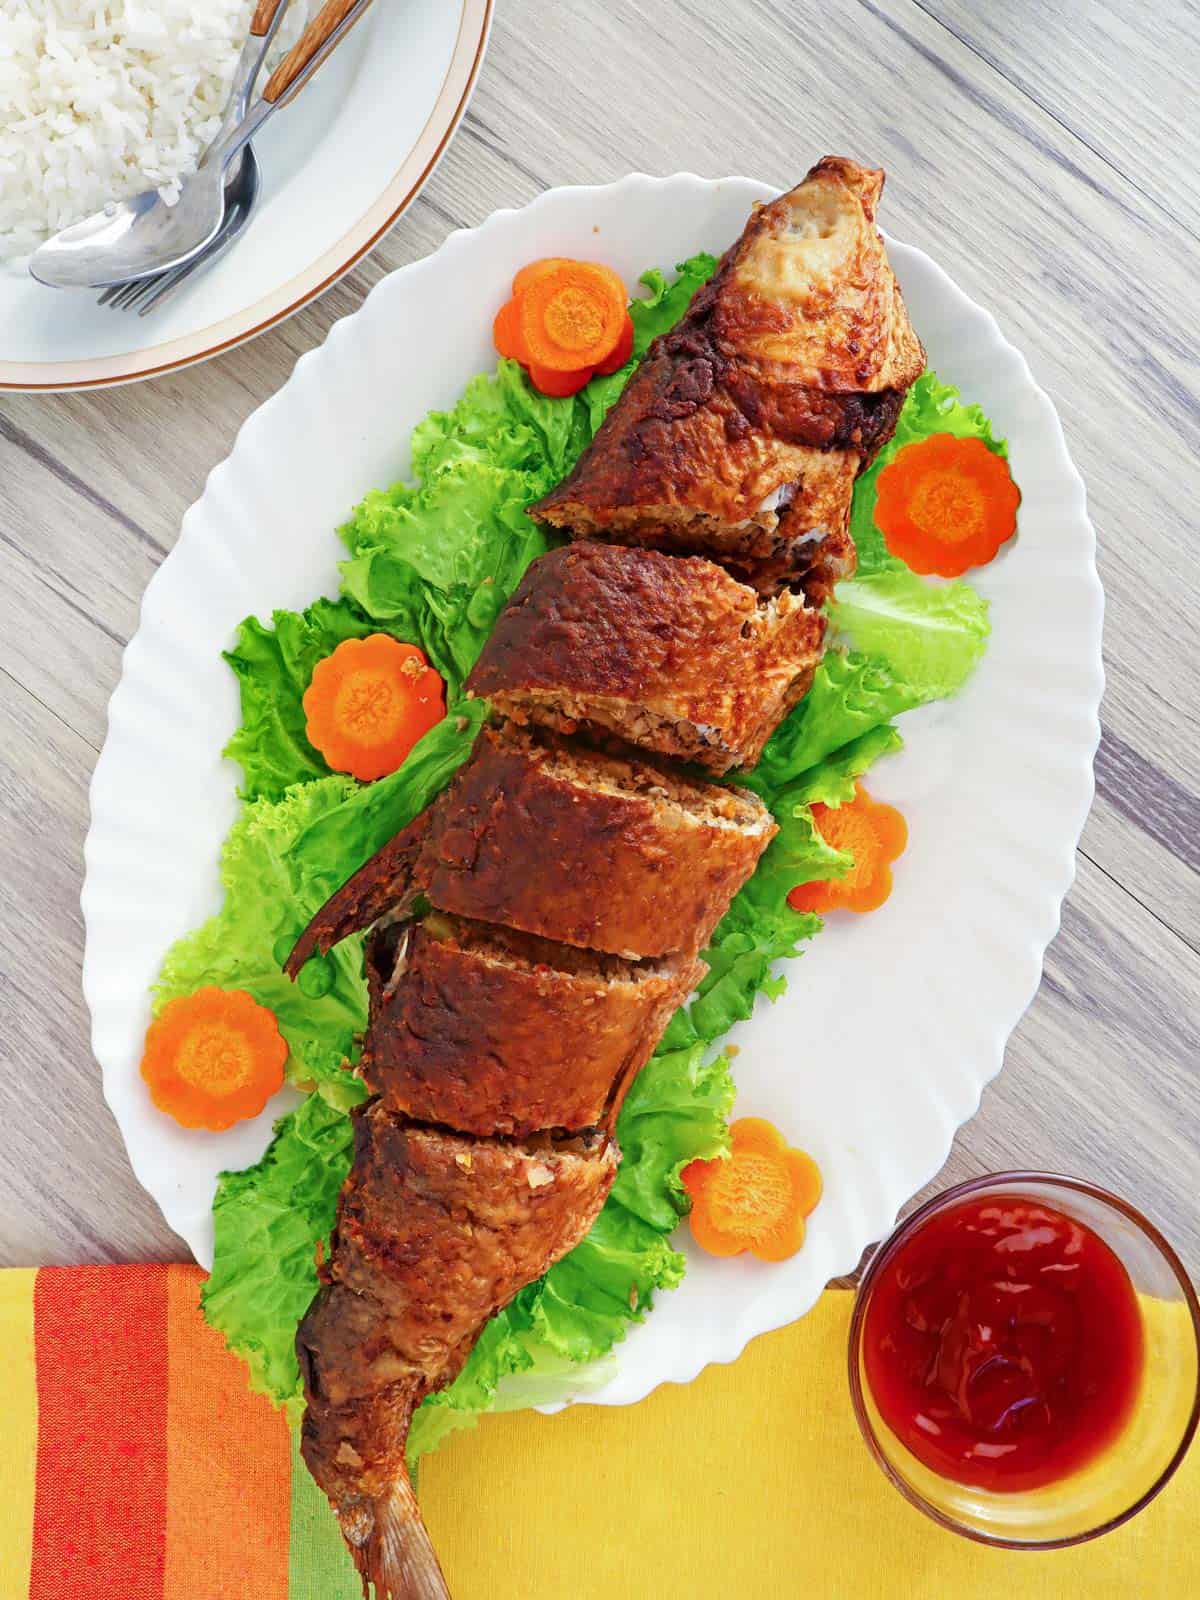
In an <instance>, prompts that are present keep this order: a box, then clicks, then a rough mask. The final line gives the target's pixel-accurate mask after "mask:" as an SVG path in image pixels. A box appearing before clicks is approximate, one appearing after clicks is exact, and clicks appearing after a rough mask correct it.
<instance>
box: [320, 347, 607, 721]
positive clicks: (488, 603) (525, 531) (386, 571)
mask: <svg viewBox="0 0 1200 1600" xmlns="http://www.w3.org/2000/svg"><path fill="white" fill-rule="evenodd" d="M585 434H586V428H585V424H584V422H583V420H582V418H581V417H580V416H579V415H578V414H577V411H576V408H575V407H574V405H573V404H572V403H568V402H566V401H561V400H549V399H546V398H545V397H544V396H542V395H539V394H537V393H536V392H535V391H534V390H533V389H532V388H531V387H530V385H529V382H528V380H527V379H526V377H525V375H524V373H523V372H522V371H521V369H520V367H519V366H517V364H516V363H515V362H512V361H501V362H500V364H499V366H498V367H497V369H496V372H495V374H494V375H492V374H481V375H480V376H479V377H476V378H473V379H472V380H471V382H470V383H469V384H468V385H467V388H466V390H465V391H464V393H463V397H462V399H461V400H460V401H459V402H458V404H457V405H456V406H455V407H454V408H453V409H452V410H451V411H438V412H434V413H432V414H431V415H430V416H429V417H427V418H426V419H425V421H424V422H422V423H421V424H420V425H419V426H418V427H417V429H416V430H415V432H414V434H413V470H414V472H415V473H416V474H417V479H418V481H417V482H416V483H415V484H410V483H397V484H393V485H392V487H391V488H390V489H379V490H373V491H372V492H371V493H370V494H368V495H367V497H366V498H365V499H364V500H363V501H362V503H361V504H360V505H359V506H358V507H357V508H356V509H355V511H354V514H353V515H352V517H351V518H350V520H349V521H348V522H347V523H346V524H345V526H344V527H343V528H341V529H340V530H339V532H340V534H341V537H342V540H343V542H344V543H345V544H346V546H347V548H348V550H349V551H350V557H349V559H348V560H346V561H344V562H343V563H342V567H341V571H342V589H343V592H344V593H345V594H346V595H347V596H348V597H349V598H350V599H351V600H352V601H353V602H354V603H355V604H356V605H357V606H358V607H360V608H361V610H362V611H363V612H364V613H365V614H366V615H367V616H368V617H370V618H371V619H372V620H373V621H375V622H378V623H382V624H383V625H385V626H386V627H387V628H388V629H389V630H390V631H392V632H396V633H398V634H400V636H401V637H403V638H405V639H409V640H412V641H413V642H415V643H417V644H419V645H420V646H421V647H422V649H423V650H424V651H425V654H426V655H427V656H428V657H429V660H430V661H431V662H432V663H433V665H434V666H435V667H436V668H437V670H438V671H439V672H440V673H441V674H442V676H443V678H445V680H446V683H447V686H448V694H449V696H450V698H451V699H453V698H455V697H457V695H458V694H459V692H460V690H461V688H462V684H463V681H464V679H465V678H466V676H467V674H468V673H469V672H470V670H471V668H472V667H473V666H474V664H475V660H476V658H477V656H478V655H479V652H480V650H481V649H482V648H483V644H484V641H485V640H486V638H487V636H488V634H489V633H490V632H491V629H492V624H493V623H494V622H495V620H496V617H497V616H498V614H499V612H500V610H501V608H502V607H503V605H504V604H505V602H506V601H507V599H508V597H509V595H510V594H511V593H512V591H513V589H515V588H516V586H517V583H518V582H519V581H520V578H521V575H522V573H523V572H524V571H525V568H526V567H527V566H528V565H529V563H530V562H531V561H532V560H533V559H534V557H535V556H538V555H541V554H542V552H543V551H544V550H546V549H547V548H548V544H547V539H546V536H545V534H544V533H543V532H542V531H541V529H539V528H538V526H537V524H536V523H534V522H532V521H530V519H529V518H528V517H527V516H526V515H525V507H526V506H527V505H528V504H529V503H530V501H532V500H536V499H537V498H538V497H539V496H540V495H542V494H545V493H546V491H547V490H548V489H550V488H551V487H552V486H553V485H554V484H555V483H556V482H557V481H558V479H559V478H561V477H562V475H563V473H564V472H565V471H566V467H567V463H568V459H574V456H575V455H576V454H578V452H579V451H580V450H581V449H582V448H583V445H584V444H585V443H586V436H585Z"/></svg>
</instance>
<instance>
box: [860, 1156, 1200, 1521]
mask: <svg viewBox="0 0 1200 1600" xmlns="http://www.w3.org/2000/svg"><path fill="white" fill-rule="evenodd" d="M1034 1183H1037V1184H1044V1185H1046V1186H1057V1187H1058V1188H1062V1189H1070V1190H1073V1191H1074V1192H1075V1193H1077V1194H1085V1195H1088V1196H1090V1197H1091V1198H1092V1199H1094V1200H1099V1201H1101V1202H1102V1203H1103V1204H1104V1205H1107V1206H1109V1207H1111V1209H1113V1210H1114V1211H1118V1212H1120V1213H1122V1215H1124V1216H1125V1217H1127V1218H1128V1219H1129V1221H1131V1222H1132V1223H1133V1224H1134V1226H1135V1227H1137V1228H1138V1229H1140V1230H1141V1232H1142V1233H1143V1234H1144V1235H1145V1236H1146V1237H1147V1238H1148V1239H1149V1240H1150V1243H1151V1244H1152V1245H1154V1247H1155V1248H1156V1249H1157V1250H1158V1252H1159V1254H1160V1255H1161V1256H1162V1257H1163V1259H1164V1260H1165V1261H1166V1263H1167V1265H1168V1266H1169V1267H1170V1269H1171V1271H1172V1272H1173V1273H1174V1275H1175V1279H1176V1281H1177V1282H1178V1284H1179V1287H1180V1289H1181V1290H1182V1291H1183V1300H1184V1304H1185V1305H1186V1306H1187V1309H1188V1315H1189V1318H1190V1320H1191V1328H1192V1340H1193V1342H1194V1344H1195V1346H1196V1356H1197V1366H1196V1392H1195V1394H1194V1395H1193V1396H1192V1406H1191V1411H1190V1413H1189V1415H1188V1420H1187V1424H1186V1426H1185V1427H1184V1430H1183V1433H1182V1435H1181V1437H1180V1440H1179V1444H1178V1445H1177V1447H1176V1449H1175V1450H1174V1452H1173V1453H1172V1455H1171V1458H1170V1460H1169V1461H1168V1462H1167V1464H1166V1466H1165V1467H1164V1468H1163V1470H1162V1471H1161V1472H1160V1473H1159V1474H1158V1476H1157V1478H1156V1479H1155V1480H1154V1482H1153V1483H1152V1484H1151V1485H1150V1487H1149V1488H1148V1489H1146V1490H1145V1491H1144V1492H1143V1493H1142V1494H1140V1495H1139V1496H1138V1498H1137V1499H1136V1500H1135V1501H1134V1502H1133V1503H1132V1504H1131V1505H1129V1506H1127V1507H1126V1508H1125V1510H1123V1511H1119V1512H1118V1513H1117V1514H1116V1515H1115V1516H1112V1517H1108V1518H1106V1519H1105V1521H1104V1522H1102V1523H1098V1524H1097V1526H1096V1527H1094V1528H1087V1529H1085V1530H1084V1531H1083V1532H1082V1533H1073V1534H1068V1535H1065V1536H1064V1537H1062V1538H1055V1539H1010V1538H1007V1537H1005V1536H1004V1535H1003V1534H997V1533H989V1532H986V1531H985V1530H983V1529H981V1528H971V1527H968V1526H967V1525H966V1524H965V1523H962V1522H960V1521H958V1520H957V1518H955V1517H953V1516H950V1515H948V1514H947V1513H946V1512H944V1511H942V1510H940V1509H939V1508H938V1507H937V1506H935V1505H933V1504H932V1503H931V1502H930V1501H929V1500H927V1499H926V1498H925V1496H924V1495H923V1494H922V1493H921V1492H920V1490H918V1489H915V1488H914V1487H913V1486H912V1485H911V1484H909V1483H907V1482H906V1481H905V1479H904V1478H902V1477H901V1476H900V1474H899V1473H898V1472H897V1471H896V1469H895V1468H894V1467H893V1466H892V1464H891V1462H890V1461H889V1460H888V1458H887V1456H886V1455H885V1454H884V1452H883V1449H882V1448H881V1446H880V1443H879V1440H878V1438H877V1437H876V1434H875V1428H874V1426H873V1425H872V1423H871V1420H870V1417H869V1416H868V1414H867V1407H866V1400H865V1397H864V1394H863V1384H862V1378H861V1374H860V1373H859V1362H858V1354H859V1350H860V1347H861V1344H862V1331H863V1322H864V1321H865V1318H866V1308H867V1303H868V1300H869V1298H870V1295H869V1290H870V1288H871V1285H872V1284H873V1283H874V1281H875V1279H876V1277H877V1276H878V1275H879V1273H880V1271H881V1270H882V1269H883V1267H884V1265H885V1264H886V1262H887V1261H889V1260H890V1259H891V1257H892V1256H893V1255H894V1254H895V1252H896V1251H897V1249H898V1248H899V1247H900V1245H901V1244H902V1243H903V1242H904V1241H905V1240H906V1239H907V1238H909V1237H910V1235H911V1234H912V1233H913V1232H914V1231H915V1230H916V1229H917V1228H918V1227H919V1226H920V1224H921V1223H922V1222H923V1221H924V1220H925V1219H926V1217H928V1216H930V1215H931V1214H932V1213H933V1212H935V1211H941V1210H943V1209H945V1207H947V1206H948V1205H952V1204H953V1203H954V1202H955V1201H958V1200H962V1199H965V1198H967V1197H968V1196H970V1195H972V1194H978V1193H979V1192H980V1191H981V1190H985V1189H998V1188H1004V1189H1019V1188H1020V1187H1021V1185H1023V1184H1034ZM847 1344H848V1348H847V1355H848V1369H849V1378H850V1399H851V1403H852V1404H853V1407H854V1416H855V1420H856V1421H857V1423H858V1428H859V1432H860V1433H861V1434H862V1436H863V1440H864V1442H865V1444H866V1446H867V1449H868V1450H869V1451H870V1453H871V1455H872V1457H873V1458H874V1460H875V1463H876V1465H877V1466H879V1467H880V1469H881V1470H882V1471H883V1474H884V1476H885V1477H886V1478H887V1479H888V1480H889V1481H890V1482H891V1483H892V1485H893V1486H894V1487H895V1488H896V1489H898V1490H899V1491H900V1493H901V1494H902V1495H903V1496H904V1498H905V1499H906V1500H907V1501H908V1502H909V1504H910V1505H913V1506H915V1507H916V1508H917V1510H918V1511H921V1512H923V1513H924V1514H925V1515H926V1516H927V1517H929V1518H931V1519H932V1520H933V1521H934V1522H936V1523H937V1524H938V1525H939V1526H940V1527H943V1528H946V1529H948V1530H949V1531H950V1532H951V1533H957V1534H960V1535H961V1536H962V1537H963V1538H965V1539H972V1540H974V1541H975V1542H976V1543H977V1544H986V1545H991V1546H993V1547H994V1548H997V1549H1002V1550H1065V1549H1069V1548H1070V1547H1071V1546H1072V1545H1077V1544H1086V1543H1087V1542H1088V1541H1089V1540H1091V1539H1098V1538H1099V1537H1100V1536H1101V1534H1105V1533H1111V1532H1112V1530H1113V1529H1114V1528H1119V1527H1120V1526H1121V1524H1122V1523H1124V1522H1128V1521H1129V1520H1130V1518H1131V1517H1135V1516H1137V1514H1138V1512H1139V1511H1143V1510H1145V1508H1146V1506H1148V1505H1149V1504H1150V1502H1151V1501H1152V1500H1153V1499H1154V1498H1155V1497H1156V1496H1157V1495H1158V1494H1160V1493H1161V1491H1162V1490H1163V1489H1164V1488H1166V1486H1167V1484H1168V1483H1169V1482H1170V1480H1171V1479H1172V1478H1173V1477H1174V1475H1175V1472H1176V1470H1177V1469H1178V1467H1179V1465H1180V1463H1181V1462H1182V1461H1183V1458H1184V1457H1185V1456H1186V1455H1187V1453H1188V1449H1189V1447H1190V1445H1191V1443H1192V1439H1193V1437H1194V1436H1195V1433H1196V1426H1197V1423H1198V1422H1200V1301H1198V1300H1197V1296H1196V1291H1195V1289H1194V1288H1193V1287H1192V1281H1191V1279H1190V1278H1189V1277H1188V1274H1187V1270H1186V1268H1185V1267H1184V1265H1183V1262H1182V1261H1180V1259H1179V1256H1178V1255H1177V1254H1176V1252H1175V1250H1174V1248H1173V1247H1172V1245H1171V1244H1170V1243H1169V1242H1168V1241H1167V1239H1166V1238H1164V1236H1163V1234H1162V1233H1161V1232H1160V1231H1159V1229H1158V1228H1156V1227H1155V1225H1154V1223H1152V1222H1151V1221H1150V1219H1149V1218H1148V1217H1146V1216H1144V1215H1143V1214H1142V1212H1140V1211H1139V1210H1138V1208H1137V1207H1136V1206H1135V1205H1132V1204H1131V1203H1130V1202H1129V1201H1128V1200H1123V1199H1122V1198H1121V1196H1120V1195H1116V1194H1113V1192H1112V1191H1111V1190H1110V1189H1104V1188H1102V1187H1101V1186H1100V1185H1099V1184H1097V1183H1092V1182H1090V1181H1089V1180H1088V1179H1086V1178H1072V1177H1070V1176H1068V1175H1067V1174H1066V1173H1062V1172H1038V1171H1034V1170H1029V1169H1022V1168H1014V1169H1012V1170H1009V1171H1004V1172H990V1173H983V1174H981V1175H980V1176H978V1177H975V1178H967V1179H965V1180H964V1181H963V1182H962V1183H956V1184H953V1185H951V1187H950V1188H949V1189H943V1190H942V1191H941V1193H940V1194H935V1195H931V1196H930V1198H929V1199H928V1200H926V1201H924V1202H923V1204H921V1205H919V1206H918V1207H917V1209H916V1210H915V1211H914V1212H913V1213H912V1215H911V1216H907V1217H905V1218H904V1219H903V1221H901V1222H898V1223H897V1224H896V1226H895V1227H894V1228H893V1229H892V1231H891V1233H890V1234H888V1236H887V1238H886V1239H884V1240H883V1241H882V1242H881V1243H880V1245H879V1247H878V1249H877V1250H876V1251H875V1254H874V1255H873V1256H872V1257H871V1259H870V1261H869V1262H868V1263H867V1266H866V1268H865V1270H864V1272H863V1275H862V1278H861V1279H860V1280H859V1284H858V1288H857V1290H856V1291H855V1295H854V1309H853V1311H852V1312H851V1315H850V1335H849V1339H848V1341H847Z"/></svg>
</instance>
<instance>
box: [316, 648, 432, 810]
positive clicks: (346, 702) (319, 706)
mask: <svg viewBox="0 0 1200 1600" xmlns="http://www.w3.org/2000/svg"><path fill="white" fill-rule="evenodd" d="M445 692H446V685H445V684H444V683H443V681H442V678H441V675H440V674H439V673H437V672H435V671H434V670H433V668H432V667H431V666H430V665H429V662H428V661H427V660H426V659H425V656H424V655H423V654H422V652H421V651H420V650H418V649H417V647H416V645H415V644H402V643H401V642H400V640H399V639H393V638H392V636H391V635H390V634H387V633H372V634H368V636H367V637H366V638H365V639H343V641H342V643H341V644H340V645H338V647H337V649H336V650H335V651H334V652H333V654H332V655H328V656H326V657H325V659H324V661H318V662H317V665H316V667H315V668H314V670H313V675H312V680H311V681H310V683H309V686H308V688H307V690H306V691H305V694H304V714H305V716H306V717H307V719H308V721H307V725H306V727H305V732H306V733H307V734H308V739H309V743H310V744H312V745H314V746H315V747H316V749H318V750H319V751H320V752H321V754H322V755H323V756H324V757H325V759H326V761H327V762H328V763H329V765H330V766H331V767H332V768H333V769H334V771H335V772H348V773H350V774H351V776H353V777H355V778H361V779H363V781H364V782H366V781H369V780H370V779H372V778H382V777H383V776H384V774H385V773H388V772H395V770H396V768H397V767H398V766H399V765H400V763H401V762H402V761H403V760H404V758H405V756H406V755H407V754H408V752H409V751H410V750H411V749H412V747H413V745H415V744H416V742H417V740H418V739H419V738H420V737H421V736H422V734H425V733H428V732H429V730H430V728H432V727H433V725H434V723H435V722H440V721H441V719H442V718H443V717H444V716H445V714H446V699H445Z"/></svg>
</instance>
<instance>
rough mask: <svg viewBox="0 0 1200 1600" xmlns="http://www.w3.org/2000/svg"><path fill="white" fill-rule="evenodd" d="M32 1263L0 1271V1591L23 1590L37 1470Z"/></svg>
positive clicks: (21, 1592) (22, 1592)
mask: <svg viewBox="0 0 1200 1600" xmlns="http://www.w3.org/2000/svg"><path fill="white" fill-rule="evenodd" d="M36 1277H37V1271H36V1269H35V1268H32V1267H31V1268H29V1269H27V1270H21V1271H10V1272H0V1351H2V1352H3V1357H4V1406H3V1421H2V1422H0V1595H14V1596H22V1595H26V1594H28V1592H29V1562H30V1557H31V1555H32V1553H33V1484H34V1473H35V1472H36V1470H37V1370H36V1366H35V1363H34V1347H33V1285H34V1280H35V1279H36Z"/></svg>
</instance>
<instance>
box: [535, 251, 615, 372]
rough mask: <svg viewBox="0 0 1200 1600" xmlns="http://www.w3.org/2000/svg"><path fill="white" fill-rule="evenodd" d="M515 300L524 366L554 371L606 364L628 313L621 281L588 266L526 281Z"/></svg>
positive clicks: (573, 265)
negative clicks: (526, 356) (525, 352)
mask: <svg viewBox="0 0 1200 1600" xmlns="http://www.w3.org/2000/svg"><path fill="white" fill-rule="evenodd" d="M517 300H518V303H519V307H520V319H521V338H522V341H523V342H524V345H525V348H526V350H528V352H529V359H530V361H531V362H535V363H536V364H537V365H538V366H539V367H546V368H550V369H551V370H553V371H555V372H579V371H581V370H582V369H583V368H584V367H595V366H596V365H597V364H598V363H599V362H601V361H605V360H607V358H608V357H609V356H610V355H611V354H612V353H613V349H614V347H615V346H616V344H617V342H618V340H619V339H620V337H621V334H622V332H623V330H624V326H625V317H626V316H627V314H628V313H627V310H626V303H625V289H624V286H623V284H622V283H621V280H620V279H619V278H618V277H617V275H616V273H615V272H611V271H610V270H609V269H608V268H607V267H601V266H598V265H597V264H596V263H595V262H591V261H572V262H565V263H559V264H557V265H556V267H555V269H554V270H553V271H546V272H542V273H540V274H538V275H536V276H534V277H532V278H531V279H530V280H529V281H528V282H527V283H526V284H525V285H524V286H523V288H522V289H521V291H520V293H519V294H518V295H517Z"/></svg>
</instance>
